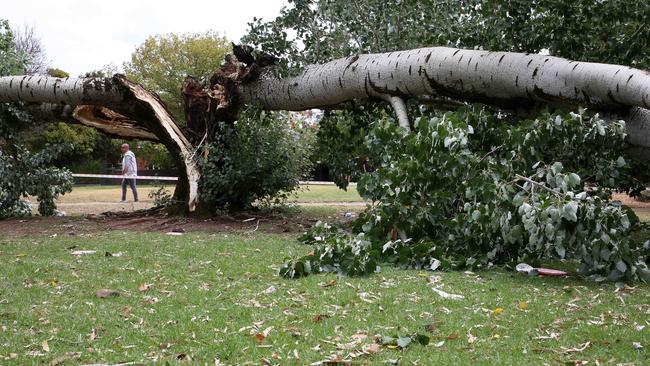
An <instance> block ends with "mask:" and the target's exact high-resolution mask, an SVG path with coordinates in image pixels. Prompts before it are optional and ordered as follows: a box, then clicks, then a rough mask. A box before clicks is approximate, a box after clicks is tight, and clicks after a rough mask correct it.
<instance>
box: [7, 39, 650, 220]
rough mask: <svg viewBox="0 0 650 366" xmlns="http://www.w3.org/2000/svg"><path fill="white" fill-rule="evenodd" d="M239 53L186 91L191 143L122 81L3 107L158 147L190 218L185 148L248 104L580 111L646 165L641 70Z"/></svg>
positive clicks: (527, 60)
mask: <svg viewBox="0 0 650 366" xmlns="http://www.w3.org/2000/svg"><path fill="white" fill-rule="evenodd" d="M238 51H239V54H237V56H239V57H240V58H241V61H244V62H245V63H246V65H245V66H242V65H241V64H239V63H238V62H237V61H236V60H235V59H234V58H232V57H230V56H228V57H227V58H226V62H225V64H224V65H223V66H222V68H221V69H220V70H218V71H217V72H216V73H215V75H213V77H212V78H211V80H210V85H209V86H208V88H207V90H206V89H202V88H203V86H202V85H200V84H199V83H198V82H197V81H196V80H192V79H188V80H186V82H185V83H184V84H183V97H184V102H185V105H186V116H187V118H188V126H190V125H191V126H194V127H193V128H192V130H193V132H194V134H192V135H191V136H190V138H188V137H187V136H186V135H185V134H184V131H182V130H181V129H180V128H179V127H178V125H177V124H176V123H175V121H174V119H173V118H172V116H171V114H170V113H169V111H167V109H166V108H165V106H164V104H163V103H162V102H161V101H160V99H159V98H158V97H157V96H156V95H155V94H153V93H151V92H148V91H146V90H145V89H144V88H143V87H142V86H140V85H138V84H135V83H132V82H130V81H128V80H126V79H125V78H124V77H123V76H120V75H117V76H115V77H113V78H106V79H96V78H91V79H58V78H52V77H36V76H34V77H30V76H13V77H0V102H12V101H22V102H31V103H50V105H48V106H44V107H43V108H41V109H42V110H49V111H50V112H51V111H55V114H56V113H58V115H59V116H61V117H65V118H64V119H72V120H75V121H76V122H78V123H83V124H85V125H88V126H92V127H94V128H97V129H98V130H100V131H102V132H105V133H108V134H111V135H113V136H119V137H124V138H129V137H130V138H140V139H148V140H157V141H160V142H161V143H163V144H164V145H165V146H166V147H167V148H168V149H169V150H170V151H171V152H173V153H174V156H175V157H176V158H177V161H178V165H179V184H178V185H177V188H176V192H175V198H176V199H179V200H183V201H184V202H186V203H187V206H186V207H187V211H194V210H195V208H196V205H197V203H198V198H197V188H198V180H199V177H200V173H199V170H198V168H197V166H196V164H195V162H194V160H193V159H192V157H193V155H194V149H195V147H194V146H193V144H192V143H197V141H198V140H199V139H201V136H208V135H209V134H210V130H211V124H213V123H214V122H215V121H217V120H232V119H233V118H235V116H236V112H237V109H238V108H239V107H240V105H241V104H246V103H258V104H261V105H262V106H263V107H264V108H266V109H274V110H304V109H309V108H317V107H323V106H333V105H336V104H339V103H343V102H346V101H349V100H352V99H358V98H378V99H381V100H384V101H386V102H388V103H390V104H391V105H392V106H393V108H394V109H395V111H396V113H397V116H398V121H399V123H400V125H401V126H403V127H405V128H408V127H409V126H408V117H407V116H406V113H405V112H406V108H405V103H404V99H406V98H422V97H424V96H433V97H434V98H435V99H438V98H439V97H443V99H444V98H452V100H461V101H469V102H482V103H486V104H491V105H496V106H499V107H505V108H510V109H525V110H527V109H531V108H534V107H537V106H538V105H551V106H559V107H567V106H568V107H571V108H575V106H577V105H581V106H588V107H590V108H593V109H596V110H604V111H607V112H608V113H614V114H616V115H618V116H620V117H621V118H624V119H626V120H627V122H628V131H629V133H630V139H629V141H630V143H631V145H633V146H634V147H635V148H636V152H637V155H638V156H641V157H646V158H648V157H650V111H649V110H648V109H647V108H649V107H650V74H649V73H648V72H646V71H642V70H637V69H632V68H629V67H626V66H619V65H607V64H597V63H588V62H576V61H569V60H566V59H562V58H558V57H551V56H543V55H531V54H521V53H508V52H487V51H475V50H462V49H454V48H446V47H433V48H422V49H415V50H407V51H398V52H391V53H383V54H369V55H358V56H352V57H348V58H344V59H338V60H334V61H331V62H328V63H325V64H322V65H311V66H308V67H306V68H305V69H304V71H303V72H301V73H300V74H299V75H297V76H294V77H286V78H281V77H276V76H274V75H273V73H272V70H271V68H269V67H264V66H265V65H267V64H268V62H269V58H262V59H259V60H254V59H253V58H251V57H249V56H250V55H247V54H246V53H245V50H243V49H241V48H237V47H235V52H236V53H237V52H238ZM271 61H272V60H271ZM51 104H55V105H56V106H54V107H53V106H52V105H51ZM203 138H205V137H203Z"/></svg>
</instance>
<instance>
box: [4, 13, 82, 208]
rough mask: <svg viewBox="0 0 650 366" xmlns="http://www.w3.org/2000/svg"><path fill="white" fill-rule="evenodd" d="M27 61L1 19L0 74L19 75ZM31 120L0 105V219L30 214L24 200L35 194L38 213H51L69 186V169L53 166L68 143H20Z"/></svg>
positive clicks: (15, 108)
mask: <svg viewBox="0 0 650 366" xmlns="http://www.w3.org/2000/svg"><path fill="white" fill-rule="evenodd" d="M27 60H28V58H27V55H26V54H25V53H24V52H22V51H20V50H18V49H17V48H16V44H15V42H14V38H13V33H12V32H11V30H10V28H9V23H8V22H7V21H6V20H0V76H1V75H16V74H21V73H22V72H23V71H24V70H25V67H26V63H27ZM34 123H35V122H34V120H33V118H32V116H31V115H30V114H29V113H26V112H25V111H24V109H23V108H22V106H21V105H20V104H19V103H2V104H0V218H5V217H10V216H21V215H30V214H31V207H30V205H29V204H28V203H27V201H26V200H24V199H25V198H26V197H27V196H28V195H32V196H36V197H37V199H38V201H39V207H38V210H39V212H40V213H41V215H53V214H55V213H56V205H55V204H54V200H55V199H56V198H57V197H58V196H59V195H60V194H63V193H65V192H69V191H70V189H71V184H72V176H71V175H70V172H69V171H67V170H66V169H59V168H56V167H53V166H52V162H53V161H54V160H55V159H56V158H57V157H58V156H59V155H60V154H61V153H62V152H64V151H65V150H67V149H68V148H69V145H68V144H67V143H64V144H57V145H52V144H47V145H45V146H43V148H42V149H40V151H37V152H33V151H30V150H29V149H27V148H26V146H25V145H24V144H23V142H22V138H21V137H20V136H21V133H22V131H24V130H26V129H30V128H33V126H34Z"/></svg>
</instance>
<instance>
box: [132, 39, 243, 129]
mask: <svg viewBox="0 0 650 366" xmlns="http://www.w3.org/2000/svg"><path fill="white" fill-rule="evenodd" d="M230 50H231V45H230V41H228V40H227V39H226V38H225V37H223V36H220V35H219V34H218V33H216V32H213V31H208V32H205V33H185V34H176V33H170V34H165V35H157V36H153V37H149V38H148V39H147V40H146V41H144V43H143V44H141V45H140V46H138V47H137V48H136V50H135V51H134V52H133V54H132V55H131V61H129V62H126V63H125V64H124V71H125V73H126V75H127V77H128V78H129V79H130V80H133V81H136V82H139V83H142V85H144V86H145V87H147V89H149V90H153V91H155V92H156V93H158V95H159V96H160V97H161V98H162V100H163V101H164V102H165V104H166V105H167V107H168V108H169V110H170V111H171V112H172V115H173V116H174V117H175V118H176V120H177V121H184V120H185V116H184V114H183V106H182V98H181V87H180V85H181V83H182V81H183V79H184V78H185V77H186V76H188V75H191V76H194V77H196V78H198V79H202V78H207V77H209V76H210V75H212V73H213V72H214V70H217V69H218V68H219V65H220V64H221V62H222V60H223V58H224V56H225V55H226V54H227V53H228V52H230Z"/></svg>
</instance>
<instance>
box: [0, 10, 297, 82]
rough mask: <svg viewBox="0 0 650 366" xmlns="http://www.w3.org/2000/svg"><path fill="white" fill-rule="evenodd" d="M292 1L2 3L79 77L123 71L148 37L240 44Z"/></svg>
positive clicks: (2, 13)
mask: <svg viewBox="0 0 650 366" xmlns="http://www.w3.org/2000/svg"><path fill="white" fill-rule="evenodd" d="M286 4H287V1H286V0H203V1H201V0H157V1H152V0H148V1H144V0H57V1H48V0H2V1H1V4H0V18H3V19H8V20H9V22H10V23H11V26H12V27H22V26H23V25H24V24H29V25H33V26H34V27H35V28H36V31H37V33H38V35H39V36H40V38H41V40H42V42H43V45H44V46H45V48H46V51H47V55H48V57H49V58H50V59H51V60H52V66H53V67H57V68H60V69H62V70H65V71H67V72H68V73H70V75H71V76H78V75H80V74H82V73H84V72H87V71H91V70H96V69H101V68H102V67H103V66H104V65H107V64H111V63H112V64H114V65H115V66H118V67H119V68H120V69H121V67H122V63H123V62H124V61H127V60H129V59H130V56H131V52H133V50H134V49H135V47H136V46H138V45H139V44H141V43H142V42H143V41H144V40H145V39H146V38H147V37H148V36H151V35H155V34H164V33H170V32H201V31H206V30H214V31H217V32H219V33H221V34H223V35H225V36H226V37H228V38H229V39H231V40H234V41H235V42H237V41H238V40H239V38H240V37H241V36H242V35H243V34H244V33H245V31H246V29H247V23H248V22H250V21H252V19H253V17H258V18H263V19H265V20H271V19H273V18H275V17H276V16H277V15H278V14H279V13H280V9H281V8H282V6H283V5H286Z"/></svg>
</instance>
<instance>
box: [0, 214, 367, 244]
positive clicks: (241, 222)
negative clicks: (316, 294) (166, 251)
mask: <svg viewBox="0 0 650 366" xmlns="http://www.w3.org/2000/svg"><path fill="white" fill-rule="evenodd" d="M354 216H356V215H354ZM354 216H351V215H344V214H340V215H337V216H336V217H329V218H328V219H327V220H328V221H336V222H339V223H341V224H345V223H348V222H350V221H351V220H353V217H354ZM318 219H319V218H317V217H308V216H305V215H302V214H292V215H281V214H274V213H259V212H242V213H237V214H232V215H224V216H218V217H213V218H207V219H206V218H195V217H185V216H168V215H166V214H164V213H160V212H155V211H140V212H128V213H106V214H102V215H90V216H85V217H40V216H35V217H30V218H25V219H10V220H4V221H2V220H0V238H2V237H24V236H55V235H69V236H75V235H78V234H81V233H92V232H98V231H107V230H120V231H140V232H179V233H184V232H242V233H243V232H264V233H288V234H296V233H302V232H304V231H305V230H306V229H308V228H310V227H311V226H313V225H314V224H315V223H316V222H317V221H318ZM331 219H334V220H331Z"/></svg>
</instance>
